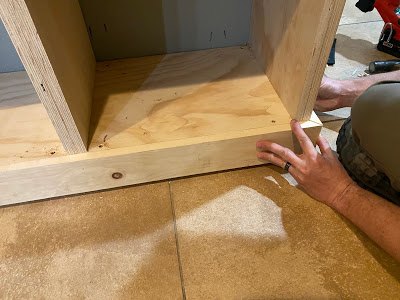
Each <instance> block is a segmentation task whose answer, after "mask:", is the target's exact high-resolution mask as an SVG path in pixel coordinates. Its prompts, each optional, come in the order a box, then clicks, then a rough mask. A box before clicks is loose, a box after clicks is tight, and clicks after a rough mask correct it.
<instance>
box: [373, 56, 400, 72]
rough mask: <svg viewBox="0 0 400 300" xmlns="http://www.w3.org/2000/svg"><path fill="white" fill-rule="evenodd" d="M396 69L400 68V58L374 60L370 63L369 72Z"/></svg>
mask: <svg viewBox="0 0 400 300" xmlns="http://www.w3.org/2000/svg"><path fill="white" fill-rule="evenodd" d="M396 69H399V70H400V60H398V59H394V60H387V61H373V62H371V63H370V64H369V73H370V74H376V73H384V72H391V71H395V70H396Z"/></svg>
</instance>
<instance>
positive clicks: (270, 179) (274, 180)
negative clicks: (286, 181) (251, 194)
mask: <svg viewBox="0 0 400 300" xmlns="http://www.w3.org/2000/svg"><path fill="white" fill-rule="evenodd" d="M264 178H265V179H266V180H269V181H272V182H273V183H275V184H276V185H277V186H279V188H280V189H281V188H282V187H281V186H280V184H279V183H278V181H276V179H275V178H274V177H272V176H266V177H264Z"/></svg>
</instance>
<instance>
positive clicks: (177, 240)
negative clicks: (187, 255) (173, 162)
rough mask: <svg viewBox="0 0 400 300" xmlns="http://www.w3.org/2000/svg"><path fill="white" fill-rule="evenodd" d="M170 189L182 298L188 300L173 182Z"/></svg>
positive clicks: (169, 183) (169, 182) (169, 185)
mask: <svg viewBox="0 0 400 300" xmlns="http://www.w3.org/2000/svg"><path fill="white" fill-rule="evenodd" d="M168 187H169V199H170V200H171V210H172V218H173V221H174V233H175V242H176V254H177V256H178V266H179V277H180V279H181V288H182V298H183V300H186V290H185V281H184V279H183V269H182V260H181V252H180V250H179V249H180V247H179V239H178V228H177V224H176V215H175V203H174V199H173V197H172V187H171V181H168Z"/></svg>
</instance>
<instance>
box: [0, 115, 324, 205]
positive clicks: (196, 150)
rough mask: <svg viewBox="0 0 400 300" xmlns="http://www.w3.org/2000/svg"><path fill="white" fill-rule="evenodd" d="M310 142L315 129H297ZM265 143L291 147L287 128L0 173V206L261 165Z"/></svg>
mask: <svg viewBox="0 0 400 300" xmlns="http://www.w3.org/2000/svg"><path fill="white" fill-rule="evenodd" d="M303 127H304V128H305V131H306V132H307V134H309V136H310V137H311V138H312V139H313V140H316V138H317V137H318V135H319V133H320V131H321V126H319V125H318V124H316V123H315V122H314V121H310V122H305V123H304V124H303ZM261 139H269V140H273V141H275V142H278V143H280V144H282V145H285V146H287V147H290V148H292V149H293V148H296V142H295V138H294V137H293V134H292V132H291V131H290V127H289V125H285V126H281V128H280V129H279V130H277V131H276V132H265V130H263V129H258V130H249V131H246V132H241V133H237V134H233V133H232V134H229V135H227V136H224V137H222V136H214V137H208V138H207V139H200V138H196V139H188V140H183V141H177V142H174V143H172V142H167V143H162V145H160V144H157V145H146V146H140V147H135V149H134V148H126V149H119V150H108V151H105V152H103V153H88V154H78V155H72V156H66V157H62V158H54V159H51V160H50V159H49V160H46V161H41V162H38V163H36V164H35V163H26V164H20V165H19V166H18V167H14V168H8V169H6V170H5V169H3V170H0V190H1V191H2V193H1V194H0V205H9V204H15V203H21V202H27V201H34V200H40V199H47V198H53V197H59V196H65V195H71V194H78V193H84V192H91V191H96V190H102V189H109V188H115V187H121V186H127V185H133V184H140V183H146V182H152V181H159V180H165V179H170V178H176V177H183V176H189V175H195V174H202V173H208V172H214V171H220V170H228V169H235V168H240V167H248V166H255V165H259V164H262V162H260V161H258V160H257V158H256V155H255V154H256V148H255V143H256V142H257V141H259V140H261Z"/></svg>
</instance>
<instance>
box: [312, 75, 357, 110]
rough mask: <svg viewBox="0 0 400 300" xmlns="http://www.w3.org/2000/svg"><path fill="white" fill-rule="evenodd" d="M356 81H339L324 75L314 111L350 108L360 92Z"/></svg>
mask: <svg viewBox="0 0 400 300" xmlns="http://www.w3.org/2000/svg"><path fill="white" fill-rule="evenodd" d="M358 83H359V82H357V81H341V80H335V79H331V78H329V77H327V76H325V75H324V77H323V78H322V82H321V87H320V89H319V92H318V97H317V102H316V103H315V107H314V108H315V110H316V111H320V112H324V111H331V110H335V109H338V108H342V107H351V106H352V105H353V103H354V101H355V100H356V99H357V98H358V96H360V94H361V93H362V91H358V89H357V87H358Z"/></svg>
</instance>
